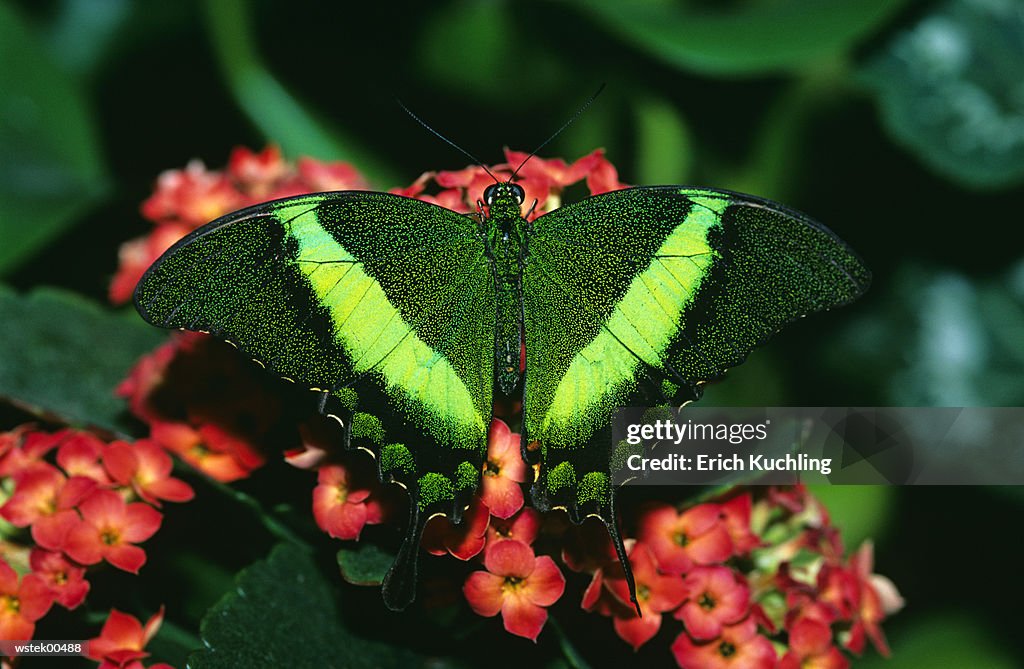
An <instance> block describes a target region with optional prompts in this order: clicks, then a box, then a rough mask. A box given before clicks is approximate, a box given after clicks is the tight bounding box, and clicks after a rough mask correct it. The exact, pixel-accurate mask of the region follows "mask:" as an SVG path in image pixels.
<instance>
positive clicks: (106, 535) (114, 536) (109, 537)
mask: <svg viewBox="0 0 1024 669" xmlns="http://www.w3.org/2000/svg"><path fill="white" fill-rule="evenodd" d="M100 541H102V542H103V543H104V544H106V545H107V546H116V545H117V544H119V543H121V533H120V532H118V531H117V530H116V529H114V528H112V527H109V528H107V529H105V530H103V531H102V532H100Z"/></svg>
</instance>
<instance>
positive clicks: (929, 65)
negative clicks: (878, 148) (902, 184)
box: [861, 0, 1024, 188]
mask: <svg viewBox="0 0 1024 669" xmlns="http://www.w3.org/2000/svg"><path fill="white" fill-rule="evenodd" d="M1022 44H1024V13H1022V12H1021V11H1020V5H1019V3H1017V2H1014V1H1012V0H994V1H993V2H969V1H967V0H953V1H952V2H947V3H945V4H943V5H940V6H939V7H938V8H937V9H936V10H935V11H933V12H932V13H931V14H929V15H927V16H926V17H925V18H923V19H922V20H921V21H919V22H918V23H917V24H916V25H914V26H913V27H912V28H910V29H908V30H906V31H904V32H902V33H900V34H898V35H897V36H896V37H895V38H894V39H893V40H892V41H891V42H889V44H888V45H887V46H886V47H885V48H884V49H882V51H881V52H880V53H879V54H877V55H876V56H875V57H874V58H872V59H870V60H869V61H868V62H867V64H866V65H865V67H864V69H863V70H862V73H861V79H862V80H863V81H864V82H866V84H867V85H868V87H869V88H870V89H872V90H873V91H874V93H875V95H876V96H877V98H878V104H879V106H880V108H881V113H882V120H883V122H884V123H885V127H886V129H887V130H888V131H889V134H891V135H892V137H893V138H894V139H895V140H897V141H898V142H900V143H901V144H903V145H905V146H906V147H907V148H909V149H910V150H911V151H913V152H914V153H915V154H916V155H917V156H918V157H919V158H920V159H921V160H922V161H923V162H924V163H925V164H926V165H928V166H929V167H930V168H932V169H933V170H935V171H936V172H938V173H940V174H942V175H945V176H946V177H947V178H950V179H953V180H955V181H958V182H960V183H962V184H965V185H968V186H974V187H990V188H997V187H1005V186H1010V185H1013V184H1017V183H1020V182H1021V181H1022V180H1024V88H1022V87H1021V81H1022V79H1024V67H1022V65H1021V64H1022V63H1024V49H1022V46H1021V45H1022Z"/></svg>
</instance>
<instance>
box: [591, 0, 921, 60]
mask: <svg viewBox="0 0 1024 669" xmlns="http://www.w3.org/2000/svg"><path fill="white" fill-rule="evenodd" d="M578 4H579V5H580V7H581V9H585V10H587V11H588V12H589V13H591V14H593V15H594V16H595V17H597V18H598V19H599V20H600V21H601V22H602V23H603V24H604V26H605V27H606V28H607V29H608V30H609V31H611V32H613V33H616V34H618V35H619V36H620V37H622V38H623V39H626V40H629V41H631V42H633V43H634V44H635V45H636V46H638V47H639V48H642V49H645V50H646V51H648V52H649V53H651V54H652V55H654V56H656V57H658V58H660V59H661V60H663V61H665V62H667V63H670V64H672V65H675V66H676V67H680V68H685V69H688V70H694V71H697V72H703V73H707V74H716V75H730V74H731V75H737V74H755V73H766V72H780V71H786V70H792V69H797V68H805V67H809V66H810V67H813V66H816V65H817V64H818V63H820V62H821V61H823V60H827V59H829V58H835V57H836V56H838V55H841V54H843V53H844V52H845V51H846V50H848V49H849V48H850V47H851V46H852V45H853V44H854V43H855V42H856V41H857V40H859V39H861V38H863V37H865V36H866V35H869V34H870V33H871V32H872V31H873V30H874V29H875V28H877V27H878V26H879V25H881V24H882V23H884V22H885V21H886V20H887V19H888V18H890V17H891V16H893V15H894V14H895V12H896V11H898V10H899V9H900V7H901V6H902V5H903V2H901V1H894V0H833V1H831V2H820V1H819V0H778V1H772V2H769V1H765V0H762V1H761V2H744V3H730V4H729V6H730V7H734V9H724V10H723V9H719V10H714V11H712V10H708V9H705V8H706V7H707V6H709V3H703V4H702V5H701V7H700V8H696V7H687V6H686V5H685V4H683V5H682V6H681V5H680V4H679V3H674V2H664V1H652V0H648V1H647V2H644V3H635V2H618V0H598V1H596V2H595V1H588V2H582V1H581V2H579V3H578Z"/></svg>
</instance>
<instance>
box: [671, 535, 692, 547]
mask: <svg viewBox="0 0 1024 669" xmlns="http://www.w3.org/2000/svg"><path fill="white" fill-rule="evenodd" d="M672 541H674V542H675V544H676V545H677V546H685V545H686V544H688V543H690V538H689V537H687V536H686V532H676V533H675V534H673V535H672Z"/></svg>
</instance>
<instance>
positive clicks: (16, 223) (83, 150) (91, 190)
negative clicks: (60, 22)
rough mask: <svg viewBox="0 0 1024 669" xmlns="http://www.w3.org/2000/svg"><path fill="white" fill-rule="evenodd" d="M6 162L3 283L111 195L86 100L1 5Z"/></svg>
mask: <svg viewBox="0 0 1024 669" xmlns="http://www.w3.org/2000/svg"><path fill="white" fill-rule="evenodd" d="M0 155H2V156H3V160H0V239H2V240H3V243H2V244H0V275H2V274H5V273H7V272H10V271H11V270H12V269H14V268H15V267H16V266H17V265H18V264H19V263H22V262H24V261H25V260H26V259H27V258H29V257H30V256H31V255H32V254H33V253H35V252H36V251H38V250H39V249H40V248H41V247H42V246H44V245H45V244H46V243H47V242H48V241H49V240H51V239H53V238H54V237H56V236H57V235H58V234H59V233H60V232H61V231H63V230H64V229H65V228H67V227H68V226H69V225H71V224H72V223H73V222H74V221H75V219H76V218H77V217H78V216H79V215H80V214H81V213H82V211H83V210H84V209H86V208H87V207H89V206H90V205H91V204H92V203H93V202H95V200H96V199H97V198H98V197H99V196H100V195H102V194H103V192H104V191H105V190H106V176H105V172H104V169H103V166H102V163H101V161H100V157H99V156H100V154H99V148H98V145H97V140H96V131H95V128H94V125H93V121H92V117H91V113H90V110H89V109H88V105H87V104H86V102H85V99H84V97H83V96H82V94H81V92H80V91H79V90H78V89H77V88H76V86H75V85H74V83H73V82H72V81H71V80H70V79H69V78H68V77H67V76H66V75H65V74H64V73H63V72H61V71H60V70H59V69H58V68H57V66H56V65H55V64H54V63H53V62H52V60H51V58H50V54H49V52H48V51H47V49H46V48H45V47H44V46H43V45H42V44H41V43H40V41H39V40H37V39H36V36H35V35H34V34H33V31H32V29H31V27H30V26H29V25H28V24H27V23H26V22H25V21H24V20H22V18H21V17H20V16H18V15H17V14H16V13H15V11H14V10H12V9H11V8H10V7H9V6H8V5H7V4H0Z"/></svg>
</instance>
